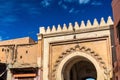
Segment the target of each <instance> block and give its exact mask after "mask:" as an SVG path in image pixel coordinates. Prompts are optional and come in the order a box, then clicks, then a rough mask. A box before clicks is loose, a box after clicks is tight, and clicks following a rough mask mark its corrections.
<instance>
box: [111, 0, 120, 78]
mask: <svg viewBox="0 0 120 80" xmlns="http://www.w3.org/2000/svg"><path fill="white" fill-rule="evenodd" d="M112 8H113V16H114V38H115V47H116V57H115V58H116V59H115V61H114V73H115V80H119V79H120V31H119V30H120V10H119V8H120V0H112Z"/></svg>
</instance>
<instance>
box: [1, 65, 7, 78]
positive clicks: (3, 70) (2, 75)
mask: <svg viewBox="0 0 120 80" xmlns="http://www.w3.org/2000/svg"><path fill="white" fill-rule="evenodd" d="M6 67H7V66H6V64H0V80H7V71H6Z"/></svg>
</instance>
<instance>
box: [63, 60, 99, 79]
mask: <svg viewBox="0 0 120 80" xmlns="http://www.w3.org/2000/svg"><path fill="white" fill-rule="evenodd" d="M70 63H71V62H69V64H68V65H67V66H66V67H65V69H64V71H63V74H64V75H63V77H64V78H63V80H96V78H97V72H96V69H95V67H94V65H93V64H92V63H91V62H90V61H87V60H80V61H78V62H76V63H75V64H73V65H72V67H71V68H70V70H69V71H65V70H68V69H67V68H69V65H70ZM68 72H69V73H68ZM66 75H69V76H66Z"/></svg>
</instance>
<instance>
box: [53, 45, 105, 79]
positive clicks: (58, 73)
mask: <svg viewBox="0 0 120 80" xmlns="http://www.w3.org/2000/svg"><path fill="white" fill-rule="evenodd" d="M77 56H79V57H84V58H86V59H88V60H89V61H90V62H92V63H93V65H94V66H95V68H96V71H97V80H104V79H105V76H106V75H105V74H104V71H105V69H106V65H105V62H104V61H103V59H102V58H101V57H100V56H99V55H98V54H97V53H96V52H95V51H93V50H91V49H90V48H87V47H84V46H82V47H81V46H79V45H76V46H75V47H74V48H70V49H68V50H66V51H65V52H63V53H62V54H61V55H60V56H59V57H58V59H57V60H56V63H55V65H54V68H53V71H52V80H63V79H62V77H63V76H62V70H63V68H64V67H65V65H66V64H67V62H68V61H69V60H71V59H73V58H74V57H77Z"/></svg>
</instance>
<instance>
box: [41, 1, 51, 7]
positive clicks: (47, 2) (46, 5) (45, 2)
mask: <svg viewBox="0 0 120 80" xmlns="http://www.w3.org/2000/svg"><path fill="white" fill-rule="evenodd" d="M50 2H51V0H43V1H41V5H42V6H43V7H48V6H50Z"/></svg>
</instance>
